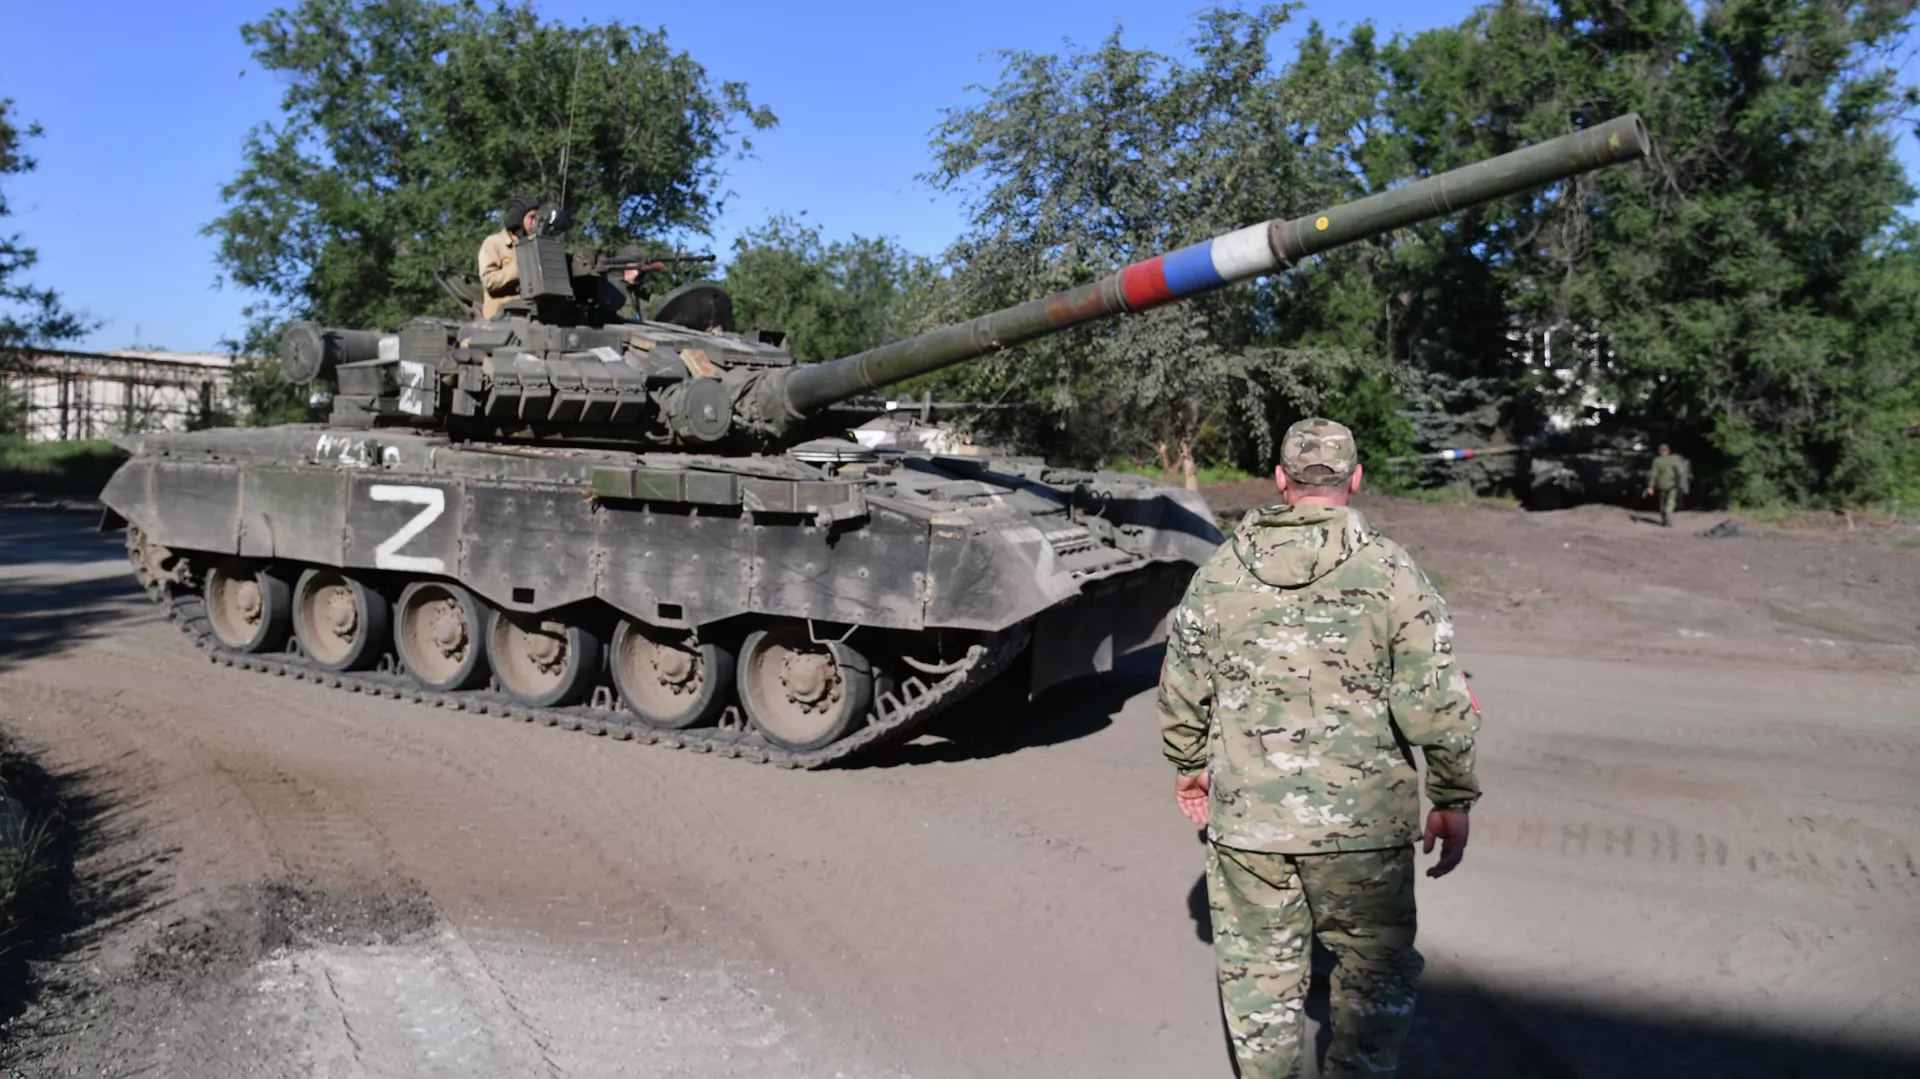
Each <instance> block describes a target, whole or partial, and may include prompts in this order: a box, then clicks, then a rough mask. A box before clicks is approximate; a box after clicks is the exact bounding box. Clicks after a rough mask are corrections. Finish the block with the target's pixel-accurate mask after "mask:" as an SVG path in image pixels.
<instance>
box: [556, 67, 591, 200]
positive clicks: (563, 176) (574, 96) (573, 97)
mask: <svg viewBox="0 0 1920 1079" xmlns="http://www.w3.org/2000/svg"><path fill="white" fill-rule="evenodd" d="M586 66H587V44H586V42H584V41H583V42H581V43H580V52H579V55H577V56H575V57H574V58H573V81H572V82H571V83H568V84H567V133H566V135H565V136H564V141H562V142H561V143H560V207H561V208H562V209H565V208H566V205H567V153H568V151H570V150H572V149H573V107H574V106H575V105H576V104H578V103H579V101H580V73H581V72H582V71H584V70H586Z"/></svg>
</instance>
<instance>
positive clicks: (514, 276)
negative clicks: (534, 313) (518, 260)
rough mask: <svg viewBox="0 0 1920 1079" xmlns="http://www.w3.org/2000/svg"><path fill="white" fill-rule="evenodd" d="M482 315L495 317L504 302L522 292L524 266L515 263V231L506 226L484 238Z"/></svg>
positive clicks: (481, 273)
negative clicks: (522, 267) (521, 272)
mask: <svg viewBox="0 0 1920 1079" xmlns="http://www.w3.org/2000/svg"><path fill="white" fill-rule="evenodd" d="M480 289H481V291H482V293H483V294H484V298H483V299H482V301H481V305H480V317H481V318H492V317H493V314H494V312H496V311H498V310H500V305H502V304H504V303H506V302H507V301H508V300H511V299H513V298H514V297H515V296H518V295H520V267H518V266H515V265H514V264H513V234H512V233H510V232H508V231H507V230H506V229H501V230H500V231H499V232H496V233H494V234H493V235H491V236H489V237H487V238H486V239H484V240H482V241H480Z"/></svg>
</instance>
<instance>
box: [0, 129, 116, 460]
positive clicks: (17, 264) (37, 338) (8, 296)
mask: <svg viewBox="0 0 1920 1079" xmlns="http://www.w3.org/2000/svg"><path fill="white" fill-rule="evenodd" d="M40 135H41V130H40V125H39V124H31V123H30V124H27V125H26V126H25V127H21V126H20V125H19V124H18V123H17V121H16V120H15V112H14V105H13V101H12V100H11V99H7V98H0V177H6V176H17V175H19V174H20V173H24V172H31V171H32V170H33V169H34V167H35V165H36V162H35V161H34V159H33V158H32V157H29V156H28V155H27V153H26V152H25V150H24V148H23V144H24V143H25V142H26V140H27V139H32V138H38V137H40ZM12 212H13V211H12V208H11V207H9V206H8V204H7V198H6V191H5V189H4V188H0V218H4V217H7V216H9V215H11V214H12ZM38 261H39V253H38V252H36V251H35V250H34V249H33V248H31V247H28V246H26V244H25V242H24V240H23V238H22V237H21V235H20V234H19V233H0V376H4V375H6V374H9V373H11V372H13V371H14V370H15V369H16V368H17V367H18V366H19V364H20V363H21V362H22V359H23V354H24V353H25V351H26V350H28V349H31V348H46V347H50V346H53V345H58V344H60V343H62V342H67V341H72V340H74V339H75V338H78V337H80V336H81V335H83V334H85V333H86V332H87V331H88V330H90V329H92V328H93V327H94V325H96V324H95V323H93V322H91V321H89V320H88V319H87V318H85V317H84V316H82V315H80V314H77V313H75V312H73V311H71V310H69V309H68V308H67V307H66V306H65V305H64V304H62V303H61V301H60V296H59V294H58V293H56V292H55V291H54V290H53V289H49V288H39V287H36V286H35V285H33V284H31V283H29V282H28V281H26V280H25V279H24V278H25V274H26V272H27V271H29V270H31V269H33V266H34V264H35V263H36V262H38ZM12 396H13V394H12V391H11V390H10V389H9V388H8V386H7V384H6V383H4V382H0V435H4V434H13V433H17V432H18V430H19V428H20V427H21V426H22V417H21V414H20V410H21V408H22V407H23V404H24V403H23V402H20V401H16V400H13V399H12Z"/></svg>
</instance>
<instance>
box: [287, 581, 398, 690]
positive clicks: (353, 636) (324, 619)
mask: <svg viewBox="0 0 1920 1079" xmlns="http://www.w3.org/2000/svg"><path fill="white" fill-rule="evenodd" d="M391 619H392V607H391V606H390V605H389V604H388V603H387V597H385V596H383V595H381V594H380V593H379V591H378V590H376V589H375V588H374V587H373V586H372V585H369V584H367V583H366V582H365V581H360V580H356V579H355V578H352V577H349V576H347V575H346V574H344V573H342V572H340V571H339V570H337V569H331V568H316V569H310V570H308V571H306V572H305V573H302V574H301V575H300V583H299V584H297V585H295V586H294V588H293V635H294V636H295V637H297V638H299V640H300V647H301V649H302V650H303V651H305V652H306V654H307V658H308V659H311V660H313V661H314V662H315V663H317V664H319V665H320V666H322V667H325V668H326V669H328V670H330V671H358V670H364V669H365V668H368V667H371V666H373V665H374V664H375V663H378V662H380V655H381V653H382V652H383V651H384V650H385V648H386V646H387V640H388V636H387V627H388V624H389V622H390V621H391Z"/></svg>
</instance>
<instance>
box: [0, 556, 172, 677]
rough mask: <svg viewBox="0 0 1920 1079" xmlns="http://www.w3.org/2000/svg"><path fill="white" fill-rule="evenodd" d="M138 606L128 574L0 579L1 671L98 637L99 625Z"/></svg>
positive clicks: (135, 592)
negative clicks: (73, 578) (23, 579)
mask: <svg viewBox="0 0 1920 1079" xmlns="http://www.w3.org/2000/svg"><path fill="white" fill-rule="evenodd" d="M143 606H144V601H143V599H142V598H141V596H140V592H139V590H138V589H137V588H136V587H135V586H134V583H133V577H132V576H131V575H128V576H124V577H121V576H114V577H99V578H93V579H90V580H78V581H39V580H35V581H26V582H20V581H6V580H0V671H4V670H6V669H7V668H9V667H12V666H14V665H16V664H18V663H21V662H24V661H26V660H29V659H33V658H35V657H38V656H45V655H51V654H53V653H55V652H60V651H64V650H66V649H68V648H71V647H73V646H74V645H76V644H79V643H81V642H83V641H86V640H89V639H91V638H93V637H95V636H98V635H99V633H100V629H101V625H102V624H103V623H105V622H106V621H108V620H109V619H112V618H116V617H119V616H121V615H124V614H126V613H127V612H129V611H138V610H141V609H142V608H143Z"/></svg>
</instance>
